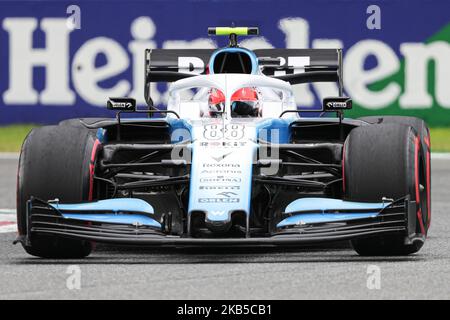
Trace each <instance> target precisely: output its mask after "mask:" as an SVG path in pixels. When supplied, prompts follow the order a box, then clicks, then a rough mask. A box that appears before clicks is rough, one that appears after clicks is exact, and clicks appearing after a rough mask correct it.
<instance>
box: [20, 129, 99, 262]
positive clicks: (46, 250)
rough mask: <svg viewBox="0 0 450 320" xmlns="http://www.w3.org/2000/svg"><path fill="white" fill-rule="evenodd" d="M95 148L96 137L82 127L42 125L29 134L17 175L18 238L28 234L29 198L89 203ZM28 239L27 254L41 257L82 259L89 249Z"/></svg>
mask: <svg viewBox="0 0 450 320" xmlns="http://www.w3.org/2000/svg"><path fill="white" fill-rule="evenodd" d="M96 149H97V143H96V140H95V135H94V134H93V133H92V131H90V130H88V129H85V128H81V127H73V126H45V127H41V128H36V129H33V130H32V131H31V132H30V133H29V134H28V136H27V137H26V139H25V141H24V142H23V144H22V149H21V153H20V159H19V167H18V174H17V224H18V230H19V236H22V237H24V236H26V235H27V232H28V231H27V223H26V221H27V212H26V203H27V200H29V199H30V197H31V196H34V197H36V198H39V199H42V200H52V199H55V198H58V199H59V200H60V201H61V202H67V203H77V202H81V201H87V200H90V199H89V198H90V197H91V195H90V192H92V190H90V189H91V187H92V183H91V177H90V170H91V165H90V162H91V157H92V156H93V155H95V152H96ZM28 238H29V241H28V243H29V245H27V244H25V243H23V246H24V248H25V250H26V252H28V253H29V254H31V255H33V256H37V257H42V258H58V259H59V258H82V257H86V256H88V255H89V254H90V252H91V250H92V244H91V243H90V242H87V241H80V240H73V239H67V238H60V237H54V236H49V235H42V234H35V233H32V234H30V235H28Z"/></svg>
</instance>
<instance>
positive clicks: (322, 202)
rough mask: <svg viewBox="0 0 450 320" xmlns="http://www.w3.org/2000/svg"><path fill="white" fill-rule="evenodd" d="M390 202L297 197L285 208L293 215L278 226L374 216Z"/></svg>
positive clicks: (286, 211)
mask: <svg viewBox="0 0 450 320" xmlns="http://www.w3.org/2000/svg"><path fill="white" fill-rule="evenodd" d="M389 204H390V202H381V203H367V202H351V201H344V200H340V199H329V198H302V199H297V200H295V201H293V202H291V203H290V204H289V205H288V206H287V207H286V209H285V213H286V214H291V216H290V217H287V218H286V219H284V220H282V221H281V222H279V223H278V224H277V227H278V228H282V227H287V226H295V225H304V224H313V223H328V222H339V221H348V220H354V219H365V218H372V217H376V216H377V215H378V214H379V213H380V211H381V210H382V209H384V208H385V207H387V206H388V205H389ZM346 211H347V212H346ZM358 211H360V212H358ZM367 211H369V212H367Z"/></svg>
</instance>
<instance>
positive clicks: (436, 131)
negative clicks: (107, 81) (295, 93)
mask: <svg viewBox="0 0 450 320" xmlns="http://www.w3.org/2000/svg"><path fill="white" fill-rule="evenodd" d="M34 127H36V126H35V125H31V124H27V125H11V126H5V127H0V152H19V151H20V146H21V145H22V142H23V140H24V139H25V137H26V136H27V134H28V132H30V130H31V129H33V128H34ZM430 134H431V149H432V151H434V152H450V128H431V129H430Z"/></svg>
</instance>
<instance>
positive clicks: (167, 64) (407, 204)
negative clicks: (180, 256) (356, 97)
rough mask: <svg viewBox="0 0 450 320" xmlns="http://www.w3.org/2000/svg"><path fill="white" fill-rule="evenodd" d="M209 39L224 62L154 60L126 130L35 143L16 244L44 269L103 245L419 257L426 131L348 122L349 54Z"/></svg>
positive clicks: (425, 212)
mask: <svg viewBox="0 0 450 320" xmlns="http://www.w3.org/2000/svg"><path fill="white" fill-rule="evenodd" d="M209 33H210V34H216V35H228V36H229V40H230V43H229V46H227V47H225V48H221V49H218V50H208V49H198V50H197V49H194V50H191V49H188V50H170V49H153V50H150V49H148V50H146V52H145V98H146V101H147V104H148V108H146V109H145V110H137V109H136V102H135V100H133V99H131V98H110V99H109V101H108V103H107V105H108V108H109V109H112V110H116V111H117V116H116V117H115V118H108V119H103V118H102V119H92V118H84V119H71V120H66V121H63V122H61V123H60V124H59V125H55V126H45V127H40V128H36V129H34V130H32V131H31V133H30V134H29V135H28V136H27V138H26V139H25V141H24V143H23V146H22V150H21V156H20V162H19V169H18V182H17V215H18V229H19V237H18V239H17V241H16V242H20V243H21V244H22V245H23V247H24V248H25V250H26V251H27V252H28V253H29V254H31V255H34V256H39V257H46V258H79V257H85V256H87V255H89V254H90V252H91V250H92V247H93V243H96V242H98V243H110V244H117V245H137V246H139V245H142V246H157V247H182V246H190V247H191V246H215V247H220V246H249V247H252V246H300V245H304V244H316V243H322V242H330V241H343V240H350V241H351V242H352V245H353V247H354V249H355V250H356V251H357V252H358V253H359V254H361V255H407V254H411V253H414V252H417V251H418V250H419V249H420V248H421V247H422V245H423V243H424V241H425V238H426V235H427V230H428V227H429V225H430V215H431V208H430V135H429V131H428V128H427V126H426V124H425V123H424V122H423V121H422V120H420V119H417V118H412V117H395V116H390V117H381V116H380V117H366V118H362V119H357V120H352V119H347V118H344V116H343V113H344V111H345V109H350V108H351V99H349V98H348V97H345V96H344V94H343V93H344V90H343V84H342V79H343V77H342V68H341V67H342V51H341V50H340V49H261V50H254V51H251V50H248V49H245V48H242V47H239V45H238V42H237V36H238V35H251V34H257V33H258V29H257V28H235V27H233V28H219V27H218V28H210V29H209ZM204 66H206V67H204ZM325 81H328V82H330V81H332V82H337V83H338V87H339V92H338V93H337V97H330V98H326V99H324V101H323V107H322V109H321V110H314V111H315V112H316V113H307V115H308V117H301V116H300V113H301V112H303V111H304V112H310V111H311V110H302V109H301V108H298V106H297V105H296V104H295V100H294V96H293V90H292V88H293V86H294V85H296V84H301V83H309V82H325ZM157 82H170V87H169V93H168V102H167V107H166V108H165V109H164V110H159V109H157V108H156V107H155V106H154V104H153V102H152V99H151V88H152V86H154V85H155V84H156V83H157ZM302 114H305V113H302ZM147 115H148V116H147ZM311 115H312V116H311ZM324 115H325V116H324ZM335 115H336V116H335ZM142 116H146V117H142Z"/></svg>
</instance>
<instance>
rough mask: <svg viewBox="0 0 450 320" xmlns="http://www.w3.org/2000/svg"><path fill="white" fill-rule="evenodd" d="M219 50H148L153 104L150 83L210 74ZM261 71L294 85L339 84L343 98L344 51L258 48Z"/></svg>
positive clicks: (147, 90)
mask: <svg viewBox="0 0 450 320" xmlns="http://www.w3.org/2000/svg"><path fill="white" fill-rule="evenodd" d="M215 50H216V49H146V50H145V99H146V101H147V103H148V102H149V101H150V102H151V99H150V83H152V82H173V81H177V80H180V79H184V78H187V77H192V76H195V75H199V74H206V73H207V69H208V63H209V59H210V57H211V55H212V54H213V53H214V51H215ZM253 52H254V53H255V55H256V56H257V58H258V65H259V68H260V70H261V72H262V73H263V74H265V75H267V76H270V77H274V78H278V79H281V80H284V81H287V82H289V83H291V84H298V83H308V82H338V86H339V96H342V95H343V81H342V80H343V75H342V50H341V49H258V50H253Z"/></svg>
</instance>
